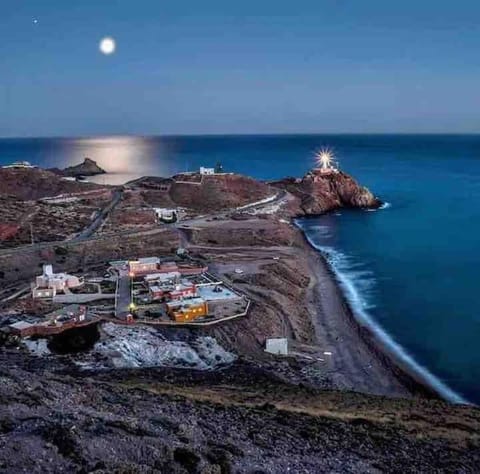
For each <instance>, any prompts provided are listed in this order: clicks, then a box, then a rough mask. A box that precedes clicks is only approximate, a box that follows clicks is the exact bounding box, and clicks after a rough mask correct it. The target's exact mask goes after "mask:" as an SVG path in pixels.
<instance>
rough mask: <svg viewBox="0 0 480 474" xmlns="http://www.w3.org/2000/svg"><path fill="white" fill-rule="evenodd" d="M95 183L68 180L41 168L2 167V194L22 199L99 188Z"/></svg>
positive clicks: (0, 185) (0, 179)
mask: <svg viewBox="0 0 480 474" xmlns="http://www.w3.org/2000/svg"><path fill="white" fill-rule="evenodd" d="M99 188H101V186H98V185H96V184H93V183H79V182H76V181H67V180H65V179H62V178H61V177H60V176H58V175H57V174H55V173H53V172H51V171H47V170H43V169H41V168H29V169H15V168H0V194H3V195H9V196H13V197H15V198H18V199H22V200H36V199H40V198H43V197H48V196H56V195H58V194H66V193H78V192H82V191H89V190H92V189H99Z"/></svg>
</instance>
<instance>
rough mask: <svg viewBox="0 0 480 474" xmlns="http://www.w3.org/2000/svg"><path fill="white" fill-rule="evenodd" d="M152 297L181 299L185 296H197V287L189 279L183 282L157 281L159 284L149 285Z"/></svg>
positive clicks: (154, 298) (155, 298) (157, 298)
mask: <svg viewBox="0 0 480 474" xmlns="http://www.w3.org/2000/svg"><path fill="white" fill-rule="evenodd" d="M149 292H150V297H151V298H152V300H157V301H158V300H160V299H163V298H164V299H166V300H181V299H184V298H193V297H195V296H197V288H196V286H195V285H194V284H193V283H190V282H189V281H188V280H182V281H181V282H178V281H177V282H171V281H166V282H157V284H154V285H151V286H150V287H149Z"/></svg>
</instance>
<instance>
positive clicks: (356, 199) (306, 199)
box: [271, 170, 382, 215]
mask: <svg viewBox="0 0 480 474" xmlns="http://www.w3.org/2000/svg"><path fill="white" fill-rule="evenodd" d="M271 184H272V185H273V186H275V187H277V188H281V189H284V190H286V191H288V192H289V193H291V194H293V195H294V196H296V197H297V198H299V200H300V205H299V207H300V209H299V214H301V215H315V214H323V213H325V212H328V211H332V210H335V209H339V208H343V207H352V208H373V209H375V208H378V207H380V206H381V204H382V202H381V201H380V200H379V199H378V198H377V197H375V196H374V195H373V194H372V193H371V192H370V191H369V190H368V189H367V188H365V187H364V186H361V185H360V184H358V183H357V182H356V181H355V180H354V179H353V178H352V177H351V176H349V175H347V174H346V173H343V172H342V171H334V170H332V171H331V172H330V173H322V172H321V171H320V170H312V171H310V172H309V173H307V174H306V175H305V176H304V177H303V178H301V179H298V178H285V179H282V180H280V181H276V182H273V183H271Z"/></svg>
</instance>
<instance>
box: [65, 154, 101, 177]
mask: <svg viewBox="0 0 480 474" xmlns="http://www.w3.org/2000/svg"><path fill="white" fill-rule="evenodd" d="M105 173H106V171H105V170H104V169H102V168H100V166H98V165H97V162H96V161H94V160H92V159H91V158H85V159H84V160H83V163H80V164H79V165H75V166H69V167H68V168H65V169H64V170H60V174H62V175H63V176H71V177H73V178H78V177H81V176H95V175H97V174H105Z"/></svg>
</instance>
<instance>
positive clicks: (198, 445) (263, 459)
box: [0, 355, 480, 473]
mask: <svg viewBox="0 0 480 474" xmlns="http://www.w3.org/2000/svg"><path fill="white" fill-rule="evenodd" d="M15 357H17V358H18V357H19V355H17V356H15ZM10 364H11V359H10ZM10 364H8V365H10ZM2 365H3V364H2ZM19 365H20V366H21V365H22V364H21V363H19ZM1 380H2V383H1V384H0V399H1V400H2V404H1V407H0V470H2V472H8V473H16V472H30V473H37V472H38V473H40V472H41V473H49V472H52V473H53V472H79V473H80V472H96V473H106V472H122V473H127V472H128V473H153V472H161V473H230V472H245V473H247V472H248V473H251V472H256V473H285V472H308V473H317V472H342V473H359V472H372V473H380V472H388V473H392V472H402V473H419V472H452V473H453V472H455V473H467V472H478V470H477V469H478V465H479V462H480V444H479V443H480V442H479V438H478V433H479V431H480V412H479V411H478V410H477V409H475V408H471V407H460V406H450V405H447V404H445V403H442V402H438V401H433V400H421V401H420V400H398V399H386V398H380V397H373V396H367V395H360V394H355V393H348V392H343V393H340V392H328V391H327V392H318V391H315V390H310V389H307V388H303V387H302V386H292V385H287V384H284V383H282V382H281V381H279V380H278V379H275V378H272V377H271V376H269V375H267V374H266V373H265V372H264V371H262V370H260V369H258V368H255V367H253V366H248V365H245V363H239V364H237V366H235V367H234V368H231V369H228V370H226V371H224V372H220V373H198V372H197V373H195V372H190V371H172V370H170V371H168V370H165V369H163V370H162V369H144V370H136V371H128V370H125V371H115V372H110V373H104V374H103V375H102V374H97V375H93V374H92V375H79V374H76V375H75V374H74V373H70V374H67V373H65V372H63V373H54V372H49V371H44V370H42V368H41V367H37V370H35V371H32V369H31V363H30V368H29V367H24V368H19V367H17V368H14V369H12V368H8V367H5V366H4V365H3V368H2V373H1Z"/></svg>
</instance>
